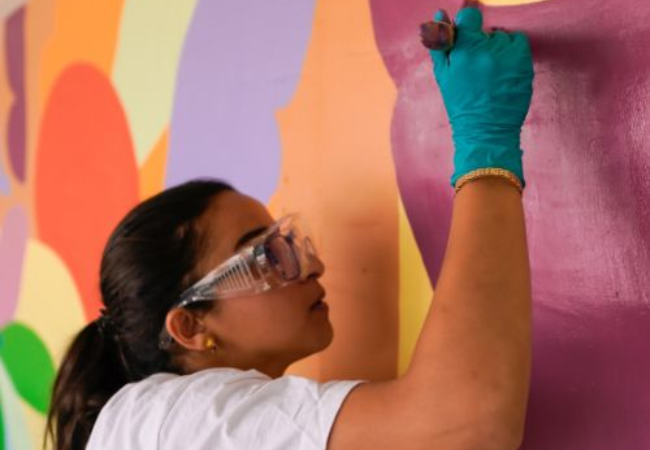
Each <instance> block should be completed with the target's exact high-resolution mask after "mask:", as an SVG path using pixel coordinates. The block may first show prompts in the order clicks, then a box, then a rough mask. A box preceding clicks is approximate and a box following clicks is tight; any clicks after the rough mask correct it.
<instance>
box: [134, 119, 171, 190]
mask: <svg viewBox="0 0 650 450" xmlns="http://www.w3.org/2000/svg"><path fill="white" fill-rule="evenodd" d="M168 150H169V127H165V129H164V130H163V132H162V134H161V135H160V138H158V142H156V145H155V146H154V148H153V150H151V151H150V152H149V156H148V157H147V159H146V161H145V162H144V164H142V167H141V168H140V199H141V200H145V199H147V198H149V197H151V196H152V195H154V194H157V193H158V192H160V191H162V190H163V188H164V187H165V174H166V172H167V154H168Z"/></svg>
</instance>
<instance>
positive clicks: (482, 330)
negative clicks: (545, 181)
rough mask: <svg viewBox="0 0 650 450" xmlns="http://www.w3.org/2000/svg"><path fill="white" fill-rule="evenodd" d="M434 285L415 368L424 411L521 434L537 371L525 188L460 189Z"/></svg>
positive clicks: (474, 185)
mask: <svg viewBox="0 0 650 450" xmlns="http://www.w3.org/2000/svg"><path fill="white" fill-rule="evenodd" d="M435 288H436V289H435V295H434V299H433V303H432V306H431V309H430V311H429V314H428V317H427V319H426V322H425V324H424V328H423V331H422V334H421V336H420V338H419V341H418V343H417V346H416V349H415V352H414V355H413V359H412V364H411V366H410V368H409V370H408V373H407V377H410V378H411V379H412V380H415V382H417V383H418V385H419V386H420V387H419V389H420V392H422V394H423V395H422V409H421V411H423V412H427V411H431V413H432V414H443V415H445V417H434V418H432V423H436V424H445V426H455V425H454V424H457V425H458V426H461V427H462V426H463V423H466V424H467V427H468V428H470V427H477V426H479V427H480V426H485V427H486V430H487V433H493V432H494V433H504V435H505V436H518V434H520V433H521V432H522V431H523V422H524V416H525V409H526V403H527V398H528V387H529V376H530V358H531V354H530V353H531V350H530V346H531V345H530V328H531V317H530V316H531V312H530V310H531V307H530V304H531V285H530V268H529V262H528V251H527V243H526V230H525V221H524V212H523V207H522V201H521V196H520V194H519V193H518V192H517V190H516V189H514V188H513V187H512V186H511V185H509V184H508V182H507V181H506V180H502V179H499V178H495V177H489V178H484V179H480V180H477V181H473V182H471V183H469V184H467V185H466V186H464V187H463V188H462V189H461V190H460V192H459V193H458V195H457V196H456V199H455V200H454V208H453V217H452V225H451V232H450V236H449V241H448V245H447V249H446V252H445V257H444V263H443V268H442V272H441V275H440V278H439V280H438V283H437V286H436V287H435ZM431 405H435V408H432V407H431ZM439 431H440V432H441V433H444V432H446V431H449V430H443V429H441V430H439ZM486 444H487V443H486ZM486 448H488V447H486Z"/></svg>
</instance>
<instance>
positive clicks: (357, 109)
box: [269, 0, 399, 379]
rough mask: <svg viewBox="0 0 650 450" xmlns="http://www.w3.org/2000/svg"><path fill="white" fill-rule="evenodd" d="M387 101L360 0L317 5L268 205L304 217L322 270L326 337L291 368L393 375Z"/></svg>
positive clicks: (385, 80) (388, 83)
mask: <svg viewBox="0 0 650 450" xmlns="http://www.w3.org/2000/svg"><path fill="white" fill-rule="evenodd" d="M395 98H396V90H395V86H394V85H393V83H392V80H391V78H390V76H389V75H388V73H387V71H386V68H385V66H384V62H383V58H382V56H381V54H380V53H379V51H378V49H377V46H376V43H375V38H374V31H373V26H372V16H371V12H370V6H369V2H368V1H366V0H321V1H318V2H317V4H316V11H315V14H314V22H313V31H312V39H311V42H310V45H309V48H308V51H307V55H306V59H305V63H304V65H303V72H302V77H301V80H300V83H299V86H298V89H297V91H296V93H295V96H294V98H293V99H292V102H291V103H290V104H289V105H288V106H287V107H286V108H284V109H282V110H280V111H278V112H277V118H278V121H279V125H280V136H281V141H282V151H283V154H282V163H283V166H282V174H281V177H280V180H279V186H278V190H277V191H276V192H275V194H274V196H273V197H272V199H271V200H270V203H269V209H270V210H271V212H272V213H273V214H274V215H276V216H277V215H280V214H282V213H284V212H288V211H300V212H302V213H304V215H305V216H306V217H307V219H308V221H309V223H310V225H311V228H312V231H313V234H314V235H315V237H316V244H317V246H318V247H319V251H320V253H321V256H322V258H323V260H324V262H325V264H326V266H327V269H326V271H325V275H324V276H323V278H322V282H323V285H324V286H325V287H326V288H327V289H328V297H327V302H328V303H329V304H330V307H331V309H330V319H331V322H332V324H333V326H334V330H335V332H334V341H333V343H332V345H331V346H330V347H329V348H328V349H327V350H325V351H324V352H323V353H322V354H320V355H318V356H317V357H311V358H309V361H308V362H304V361H303V362H301V366H300V371H301V373H302V371H310V372H312V373H313V372H314V371H316V370H317V367H318V365H319V364H320V372H319V373H320V376H319V377H318V378H320V379H331V378H333V377H339V378H341V377H342V378H348V377H365V376H367V377H371V378H374V379H378V378H383V379H387V378H391V377H394V376H395V375H396V366H397V346H398V342H397V340H398V332H399V330H398V320H399V319H398V278H397V277H398V267H397V264H398V212H397V198H398V190H397V183H396V176H395V169H394V164H393V158H392V152H391V145H390V123H391V117H392V112H393V107H394V103H395ZM307 364H312V366H308V365H307ZM294 369H295V367H292V368H291V370H294Z"/></svg>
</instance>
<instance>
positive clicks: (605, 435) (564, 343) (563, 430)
mask: <svg viewBox="0 0 650 450" xmlns="http://www.w3.org/2000/svg"><path fill="white" fill-rule="evenodd" d="M371 5H372V10H373V20H374V24H375V33H376V38H377V42H378V44H379V46H380V49H381V52H382V55H383V57H384V61H385V63H386V65H387V68H388V70H389V72H390V73H391V75H392V76H393V78H394V80H395V83H396V85H397V86H398V88H399V97H398V102H397V105H396V109H395V112H394V118H393V134H392V136H393V142H392V144H393V154H394V158H395V165H396V168H397V175H398V182H399V186H400V190H401V193H402V196H403V198H404V203H405V207H406V210H407V213H408V216H409V219H410V220H411V224H412V226H413V230H414V233H415V236H416V239H417V242H418V244H419V245H420V249H421V251H422V254H423V256H424V260H425V264H426V265H427V269H428V271H429V275H430V277H431V279H432V280H433V284H434V286H435V282H436V280H437V279H438V275H439V273H440V266H441V263H442V256H443V254H444V250H445V245H446V241H447V238H448V234H449V226H450V218H451V205H452V196H453V191H452V189H451V188H450V187H449V185H448V180H449V177H450V175H451V173H452V168H453V159H452V158H453V147H452V142H451V139H450V130H449V126H448V122H447V117H446V114H445V110H444V107H443V104H442V100H441V98H440V95H439V92H438V88H437V86H436V84H435V81H434V78H433V74H432V65H431V61H430V59H429V54H428V51H427V50H426V49H425V48H423V47H422V45H421V44H420V41H419V26H420V24H421V23H423V22H426V21H428V20H431V17H432V15H433V13H434V11H433V9H432V6H431V4H430V3H429V2H427V1H425V0H406V3H404V2H400V3H397V2H394V1H391V0H371ZM459 5H460V2H458V1H452V0H439V1H438V2H437V3H436V5H435V8H445V9H448V11H449V12H450V13H454V12H455V11H456V9H457V8H458V6H459ZM644 5H645V2H644V1H643V0H621V1H618V2H616V3H615V4H614V3H611V2H589V1H586V0H555V1H549V2H544V3H538V4H532V5H526V6H518V7H508V8H486V9H485V12H486V14H485V15H486V22H487V23H486V26H488V27H489V26H495V25H498V26H502V27H504V28H506V29H523V30H524V31H526V32H528V34H529V36H530V37H531V42H532V44H533V52H534V55H535V60H536V73H537V76H536V81H535V94H534V98H533V106H532V109H531V112H530V114H529V116H528V120H527V125H526V127H525V128H524V132H523V136H522V146H523V148H524V170H525V172H524V173H525V176H526V180H527V181H528V183H529V185H528V187H527V189H526V192H525V194H524V206H525V209H526V220H527V229H528V241H529V246H530V259H531V270H532V278H533V298H534V302H535V342H534V357H535V360H534V368H533V369H534V370H533V379H532V387H531V398H530V408H529V415H528V425H527V430H526V431H527V436H526V440H525V444H524V446H523V447H522V448H523V449H526V450H542V449H543V450H546V449H549V448H558V449H576V450H580V449H584V450H605V449H607V450H609V449H613V448H617V449H618V448H630V449H631V448H650V422H649V421H648V417H650V402H649V401H648V399H649V398H650V383H648V381H647V380H649V379H650V359H649V358H648V355H649V354H650V291H649V288H648V287H649V286H650V176H649V175H648V173H649V172H648V168H649V167H650V133H649V131H650V130H649V129H648V125H647V124H648V119H649V118H650V103H648V95H649V94H650V58H647V48H646V47H647V42H650V9H649V8H647V7H645V6H644ZM432 229H437V230H438V231H437V233H435V234H433V235H432V233H431V232H430V230H432Z"/></svg>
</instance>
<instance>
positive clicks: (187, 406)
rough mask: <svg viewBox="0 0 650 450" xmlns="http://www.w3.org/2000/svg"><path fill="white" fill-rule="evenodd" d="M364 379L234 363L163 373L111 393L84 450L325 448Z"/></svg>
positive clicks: (273, 449) (272, 449) (290, 449)
mask: <svg viewBox="0 0 650 450" xmlns="http://www.w3.org/2000/svg"><path fill="white" fill-rule="evenodd" d="M363 382H367V380H341V381H338V380H336V381H330V382H327V383H319V382H317V381H314V380H311V379H309V378H304V377H299V376H294V375H284V376H282V377H279V378H276V379H272V378H270V377H269V376H267V375H266V374H263V373H261V372H259V371H257V370H254V369H251V370H247V371H244V370H240V369H234V368H215V369H207V370H202V371H200V372H197V373H194V374H191V375H183V376H179V375H175V374H171V373H158V374H155V375H152V376H150V377H148V378H146V379H145V380H142V381H139V382H137V383H130V384H127V385H126V386H124V387H123V388H122V389H120V390H119V391H118V392H117V393H116V394H115V395H113V396H112V397H111V398H110V400H109V401H108V403H106V405H104V407H103V408H102V410H101V412H100V414H99V417H98V418H97V421H96V422H95V426H94V427H93V430H92V433H91V436H90V440H89V441H88V446H87V447H86V450H100V449H101V450H136V449H137V450H154V449H155V450H179V449H188V450H325V449H326V447H327V440H328V437H329V433H330V430H331V428H332V425H333V424H334V419H335V418H336V415H337V413H338V411H339V409H340V407H341V405H342V404H343V401H344V400H345V397H346V396H347V394H348V393H349V392H350V390H351V389H352V388H353V387H354V386H356V385H357V384H359V383H363Z"/></svg>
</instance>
